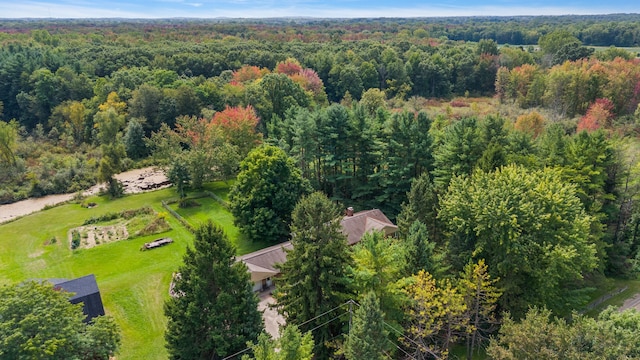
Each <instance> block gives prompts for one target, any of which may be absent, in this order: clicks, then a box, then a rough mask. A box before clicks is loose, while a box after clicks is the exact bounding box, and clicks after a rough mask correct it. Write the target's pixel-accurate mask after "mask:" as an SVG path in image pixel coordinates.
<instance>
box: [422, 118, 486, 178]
mask: <svg viewBox="0 0 640 360" xmlns="http://www.w3.org/2000/svg"><path fill="white" fill-rule="evenodd" d="M478 133H479V131H478V125H477V121H476V119H475V118H464V119H461V120H460V121H458V122H456V123H454V124H451V125H449V126H447V127H446V128H445V130H444V134H443V137H442V140H441V141H442V143H441V144H440V146H437V147H436V148H435V151H434V154H433V157H434V159H435V170H434V171H433V174H434V181H433V182H434V183H435V184H436V185H437V186H438V189H443V190H444V189H446V188H447V186H448V185H449V181H450V180H451V178H453V177H455V176H458V175H469V174H471V172H472V171H473V169H474V168H475V166H476V162H477V161H478V159H479V158H480V156H482V152H483V150H484V149H483V148H482V145H483V144H482V141H481V139H480V137H479V136H478Z"/></svg>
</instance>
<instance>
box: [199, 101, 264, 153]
mask: <svg viewBox="0 0 640 360" xmlns="http://www.w3.org/2000/svg"><path fill="white" fill-rule="evenodd" d="M259 121H260V119H259V118H258V115H256V112H255V110H254V109H253V107H252V106H251V105H248V106H246V107H239V106H234V107H229V106H227V107H226V108H225V109H224V110H223V111H220V112H217V113H215V115H213V119H211V122H210V123H209V127H212V128H214V129H217V130H219V131H220V132H221V133H222V136H223V137H224V139H225V140H226V141H227V142H228V143H230V144H231V145H235V146H237V147H238V154H239V155H240V158H244V157H245V156H247V154H248V153H249V151H251V149H253V148H254V147H255V146H257V145H259V144H260V142H261V140H262V134H260V133H258V132H256V126H257V125H258V122H259Z"/></svg>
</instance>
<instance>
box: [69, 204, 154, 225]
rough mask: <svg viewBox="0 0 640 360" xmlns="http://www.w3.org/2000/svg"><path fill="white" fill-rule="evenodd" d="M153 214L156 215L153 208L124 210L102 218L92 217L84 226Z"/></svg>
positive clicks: (109, 213)
mask: <svg viewBox="0 0 640 360" xmlns="http://www.w3.org/2000/svg"><path fill="white" fill-rule="evenodd" d="M151 214H155V211H154V210H153V209H152V208H151V207H149V206H145V207H141V208H138V209H129V210H124V211H120V212H108V213H105V214H103V215H100V216H92V217H90V218H88V219H87V220H85V221H84V223H82V225H90V224H97V223H99V222H103V221H110V220H114V219H119V218H124V219H131V218H133V217H135V216H138V215H151Z"/></svg>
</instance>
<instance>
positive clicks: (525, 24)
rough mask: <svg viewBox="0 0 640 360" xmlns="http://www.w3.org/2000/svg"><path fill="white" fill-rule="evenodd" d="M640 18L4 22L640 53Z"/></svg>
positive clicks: (9, 26)
mask: <svg viewBox="0 0 640 360" xmlns="http://www.w3.org/2000/svg"><path fill="white" fill-rule="evenodd" d="M639 20H640V15H638V14H608V15H565V16H478V17H473V16H466V17H465V16H460V17H434V18H429V17H426V18H379V19H340V20H335V19H313V18H311V19H301V18H281V19H278V18H273V19H164V20H148V19H138V20H136V19H127V20H116V19H91V20H86V19H65V20H34V19H30V20H10V19H5V20H2V21H0V31H2V32H7V33H24V32H29V31H31V30H47V31H49V32H52V33H56V34H58V33H59V34H65V33H70V32H79V33H85V34H86V33H92V32H93V33H94V32H96V29H104V28H105V27H106V28H108V29H109V32H112V33H114V34H123V33H131V32H136V33H138V34H139V33H140V27H141V26H144V30H143V31H144V32H145V33H146V35H145V36H147V37H149V38H150V37H154V36H157V35H158V34H156V33H157V32H159V33H160V34H162V35H167V34H171V35H172V37H174V38H177V37H186V38H190V39H193V38H194V37H197V38H200V39H211V38H220V37H223V36H229V35H231V36H238V37H241V38H242V39H245V40H258V41H264V40H268V41H292V40H299V41H302V42H326V41H336V40H375V41H380V40H393V39H395V38H396V37H397V36H400V37H402V38H403V39H412V38H418V39H419V38H428V37H430V38H446V39H449V40H455V41H471V42H478V41H480V40H482V39H492V40H494V41H496V42H497V43H499V44H512V45H535V44H537V43H538V40H539V39H540V37H542V36H543V35H546V34H548V33H551V32H554V31H557V30H566V31H569V32H570V33H571V34H573V35H574V36H576V37H577V38H578V39H580V40H581V41H582V42H583V43H585V44H586V45H590V46H611V45H613V46H617V47H634V46H638V45H639V44H640V26H639V25H638V21H639Z"/></svg>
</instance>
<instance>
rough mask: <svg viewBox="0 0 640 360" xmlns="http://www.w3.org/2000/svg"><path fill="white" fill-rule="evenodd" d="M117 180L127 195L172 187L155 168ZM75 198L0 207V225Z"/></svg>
mask: <svg viewBox="0 0 640 360" xmlns="http://www.w3.org/2000/svg"><path fill="white" fill-rule="evenodd" d="M115 178H116V179H118V180H120V182H122V185H123V186H124V192H125V193H127V194H135V193H140V192H144V191H151V190H157V189H162V188H165V187H168V186H171V184H170V182H169V180H168V179H167V177H166V176H165V174H164V172H163V171H162V170H157V169H154V168H153V167H147V168H143V169H135V170H130V171H125V172H123V173H120V174H118V175H116V176H115ZM105 186H106V185H105V184H98V185H95V186H93V187H92V188H90V189H88V190H86V191H84V192H83V193H82V194H83V195H84V196H91V195H95V194H97V193H99V192H100V190H101V189H103V188H104V187H105ZM74 196H76V194H75V193H73V194H58V195H48V196H44V197H40V198H30V199H26V200H22V201H18V202H15V203H12V204H6V205H0V223H3V222H5V221H9V220H12V219H14V218H16V217H20V216H24V215H28V214H31V213H33V212H36V211H40V210H42V209H44V208H45V207H46V206H52V205H57V204H60V203H63V202H66V201H69V200H71V199H73V198H74Z"/></svg>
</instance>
